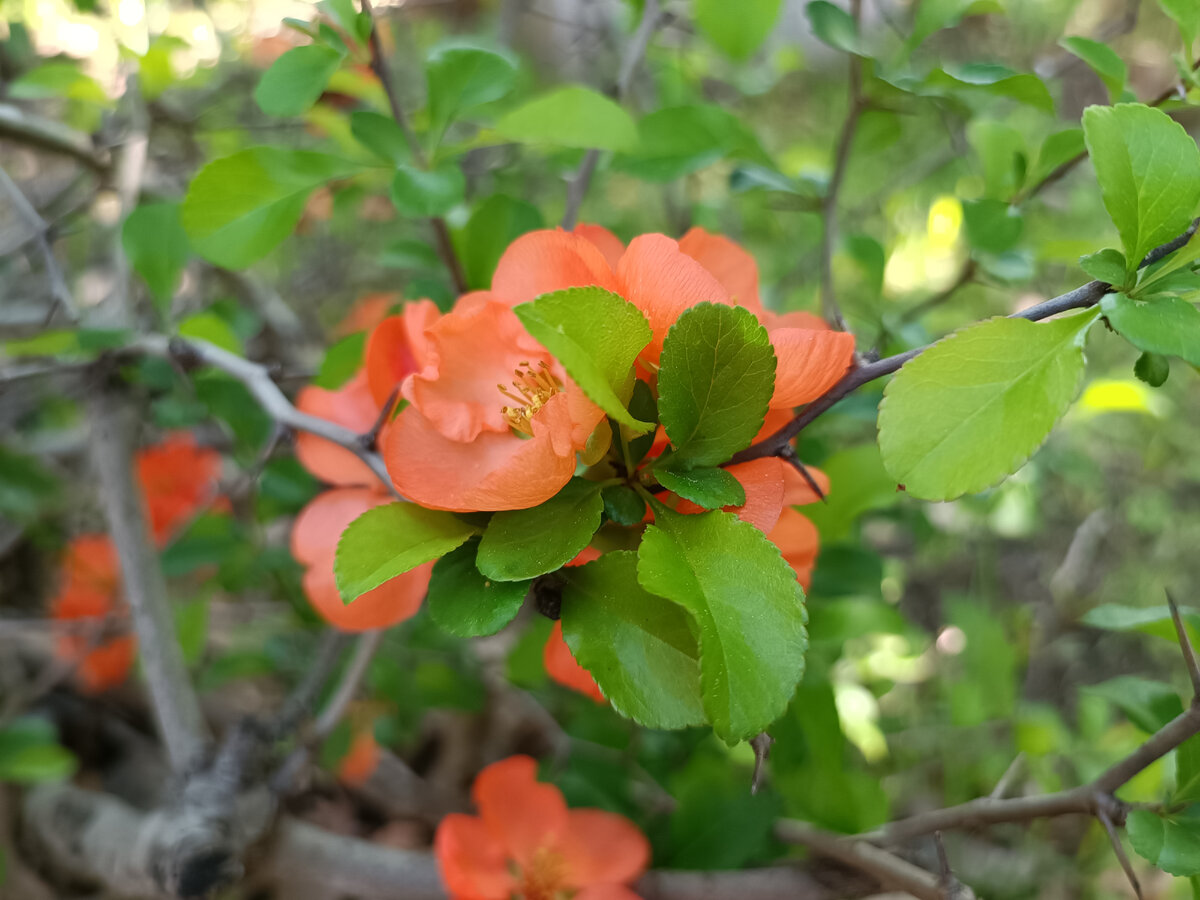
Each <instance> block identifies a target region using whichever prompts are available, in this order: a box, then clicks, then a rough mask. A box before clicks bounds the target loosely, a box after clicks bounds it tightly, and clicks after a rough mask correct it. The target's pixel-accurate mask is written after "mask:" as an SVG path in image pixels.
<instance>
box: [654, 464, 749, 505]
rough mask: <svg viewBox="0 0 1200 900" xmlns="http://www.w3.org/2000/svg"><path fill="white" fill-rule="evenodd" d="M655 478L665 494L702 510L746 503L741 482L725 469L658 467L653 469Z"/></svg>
mask: <svg viewBox="0 0 1200 900" xmlns="http://www.w3.org/2000/svg"><path fill="white" fill-rule="evenodd" d="M654 475H655V477H657V478H658V483H659V484H661V485H662V486H663V487H665V488H666V489H667V490H668V491H673V492H674V493H676V494H678V495H679V496H680V497H682V498H683V499H685V500H691V501H692V502H693V503H695V504H696V505H697V506H703V507H704V508H705V509H720V508H721V507H722V506H741V505H742V504H743V503H745V502H746V491H745V490H744V489H743V488H742V483H741V482H740V481H738V480H737V479H736V478H734V477H733V476H732V475H730V474H729V473H728V472H726V471H725V470H724V469H709V468H700V469H668V468H660V469H655V470H654Z"/></svg>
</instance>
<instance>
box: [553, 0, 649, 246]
mask: <svg viewBox="0 0 1200 900" xmlns="http://www.w3.org/2000/svg"><path fill="white" fill-rule="evenodd" d="M661 17H662V7H661V5H660V3H659V0H646V2H645V5H644V6H643V7H642V19H641V21H640V22H639V23H638V27H637V30H636V31H635V32H634V33H633V37H632V38H631V39H630V41H629V46H628V47H626V48H625V54H624V56H622V58H621V67H620V69H619V70H618V72H617V84H616V97H617V102H619V103H624V102H625V101H626V100H627V99H628V98H629V91H630V89H631V88H632V87H633V78H634V76H635V75H636V74H637V70H638V66H639V65H640V64H641V62H642V58H643V57H644V56H645V55H646V50H647V49H648V48H649V47H650V40H651V38H653V37H654V32H655V30H656V29H657V28H658V24H659V21H660V19H661ZM599 162H600V151H599V150H594V149H593V150H589V151H588V152H587V153H586V154H585V155H584V157H583V162H582V163H581V164H580V166H579V171H578V172H576V173H575V176H574V177H573V178H572V179H571V180H570V181H569V182H568V183H567V207H566V209H565V210H564V211H563V217H562V222H561V223H560V224H561V225H562V227H563V228H564V229H565V230H567V231H570V230H571V229H572V228H574V227H575V224H576V223H577V222H578V221H579V210H580V208H581V207H582V206H583V200H584V198H585V197H586V196H587V192H588V188H589V187H590V186H591V183H592V176H594V175H595V174H596V166H597V164H598V163H599Z"/></svg>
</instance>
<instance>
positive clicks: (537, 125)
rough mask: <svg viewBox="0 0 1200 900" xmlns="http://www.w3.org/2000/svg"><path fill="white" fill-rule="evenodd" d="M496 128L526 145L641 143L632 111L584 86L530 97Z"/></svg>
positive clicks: (584, 146) (626, 145) (625, 146)
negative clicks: (626, 110) (631, 116)
mask: <svg viewBox="0 0 1200 900" xmlns="http://www.w3.org/2000/svg"><path fill="white" fill-rule="evenodd" d="M776 2H778V0H776ZM496 131H497V132H498V133H499V134H500V135H501V136H502V137H505V138H508V139H509V140H513V141H518V142H520V143H523V144H551V145H553V146H556V147H578V148H580V149H584V150H588V149H593V148H594V149H597V150H631V149H633V148H634V147H635V146H636V145H637V125H636V124H634V121H633V119H632V118H630V116H629V113H627V112H625V110H623V109H621V107H620V106H618V105H617V104H616V103H614V102H613V101H612V100H609V99H608V98H607V97H605V96H604V95H603V94H598V93H596V92H595V91H593V90H592V89H591V88H586V87H583V86H582V85H568V86H567V87H562V88H558V89H557V90H555V91H552V92H551V93H549V94H543V95H542V96H540V97H537V98H535V99H533V100H530V101H529V102H528V103H525V104H524V105H522V106H519V107H517V108H516V109H514V110H513V111H512V112H510V113H508V114H507V115H505V116H504V117H503V118H502V119H501V120H500V121H499V122H497V123H496Z"/></svg>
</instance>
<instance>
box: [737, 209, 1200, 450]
mask: <svg viewBox="0 0 1200 900" xmlns="http://www.w3.org/2000/svg"><path fill="white" fill-rule="evenodd" d="M1197 226H1200V219H1195V220H1193V221H1192V224H1191V225H1190V226H1189V227H1188V230H1187V231H1185V232H1184V233H1183V234H1181V235H1179V237H1177V238H1175V239H1174V240H1171V241H1168V242H1167V243H1165V244H1163V245H1162V246H1160V247H1156V248H1154V249H1153V250H1151V251H1150V252H1149V253H1147V254H1146V258H1145V259H1143V260H1142V262H1141V264H1140V265H1139V268H1143V267H1145V266H1148V265H1151V264H1153V263H1156V262H1158V261H1159V260H1160V259H1162V258H1163V257H1165V256H1167V255H1168V254H1170V253H1173V252H1175V251H1176V250H1178V249H1179V248H1180V247H1182V246H1183V245H1184V244H1186V243H1187V242H1188V241H1190V240H1191V239H1192V235H1193V234H1195V233H1196V229H1197ZM1112 289H1113V288H1112V285H1110V284H1105V283H1104V282H1103V281H1089V282H1088V283H1087V284H1085V285H1081V286H1080V287H1077V288H1075V290H1073V291H1068V292H1067V293H1065V294H1061V295H1060V296H1058V297H1054V298H1052V299H1050V300H1047V301H1045V302H1044V303H1038V304H1037V305H1035V306H1031V307H1029V308H1028V309H1024V310H1021V311H1020V312H1016V313H1013V314H1012V315H1010V316H1009V318H1010V319H1028V320H1030V321H1032V322H1038V321H1041V320H1042V319H1048V318H1050V317H1051V316H1056V315H1058V314H1059V313H1063V312H1067V311H1069V310H1072V309H1086V308H1088V307H1091V306H1095V305H1096V304H1097V303H1099V302H1100V299H1101V298H1102V297H1103V296H1104V295H1105V294H1108V293H1110V292H1111V291H1112ZM931 346H933V345H932V344H927V345H926V346H924V347H917V348H915V349H912V350H906V351H905V352H904V353H897V354H896V355H895V356H888V357H885V358H884V359H877V360H875V361H873V362H869V363H866V364H865V365H860V366H855V367H854V368H852V369H851V370H850V371H849V372H847V373H846V374H845V375H844V376H842V379H841V380H840V381H839V382H838V383H837V384H835V385H834V386H833V387H831V388H830V389H829V390H828V391H826V392H825V394H824V395H823V396H821V397H819V398H818V399H816V400H814V401H813V402H812V403H810V404H808V406H806V407H805V408H804V409H803V410H802V411H801V412H800V414H799V415H797V416H796V417H795V418H793V419H792V420H791V421H790V422H788V424H786V425H784V426H783V427H782V428H780V429H779V430H778V431H776V432H774V433H773V434H770V435H768V436H767V437H765V438H763V439H762V440H761V441H758V442H757V443H755V444H751V445H750V446H749V447H747V448H746V449H745V450H743V451H741V452H740V453H737V454H735V455H734V456H733V458H732V460H731V461H732V462H746V461H747V460H751V459H759V458H761V457H764V456H784V455H785V454H786V453H787V452H788V451H787V450H786V448H787V447H788V446H789V444H790V442H791V440H792V439H793V438H794V437H796V435H798V434H799V433H800V432H801V431H803V430H804V429H805V428H807V427H808V426H809V425H810V424H812V422H814V421H815V420H816V419H817V418H819V417H820V416H821V415H823V414H824V413H826V412H828V411H829V410H830V409H832V408H833V407H834V406H836V405H837V403H838V402H839V401H840V400H842V399H843V398H845V397H846V396H848V395H849V394H852V393H854V391H856V390H858V389H859V388H860V387H862V386H863V385H865V384H869V383H870V382H872V381H874V380H875V379H877V378H882V377H884V376H885V375H891V374H892V373H893V372H896V371H897V370H898V369H899V368H900V367H901V366H903V365H904V364H905V363H906V362H908V361H909V360H910V359H914V358H916V357H917V356H920V355H921V354H922V353H924V352H925V351H926V350H928V349H929V347H931Z"/></svg>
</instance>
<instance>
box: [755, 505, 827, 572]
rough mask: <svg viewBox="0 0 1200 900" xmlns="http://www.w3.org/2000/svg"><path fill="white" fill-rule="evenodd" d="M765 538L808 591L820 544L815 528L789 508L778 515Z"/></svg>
mask: <svg viewBox="0 0 1200 900" xmlns="http://www.w3.org/2000/svg"><path fill="white" fill-rule="evenodd" d="M767 538H768V539H769V540H770V541H772V542H773V543H774V544H775V546H777V547H778V548H779V551H780V552H781V553H782V554H783V558H784V559H786V560H787V561H788V564H789V565H790V566H791V567H792V568H793V569H795V570H796V577H797V579H798V580H799V581H800V583H801V584H802V585H803V586H804V589H805V590H808V586H809V583H810V582H811V580H812V570H813V566H815V565H816V562H817V550H818V547H819V543H820V538H819V536H818V534H817V526H815V525H814V524H813V523H812V522H810V521H809V520H808V519H807V518H806V517H805V516H803V515H801V514H800V513H798V512H796V510H794V509H791V508H790V507H789V508H787V509H785V510H784V511H783V514H782V515H780V517H779V523H778V524H777V525H776V526H775V527H774V528H773V529H771V533H770V534H768V535H767Z"/></svg>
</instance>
